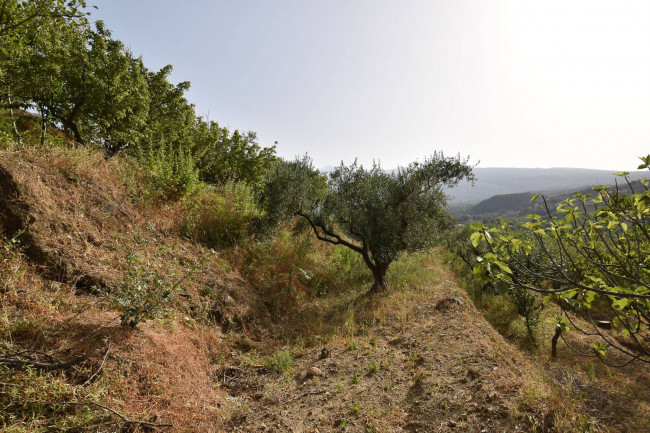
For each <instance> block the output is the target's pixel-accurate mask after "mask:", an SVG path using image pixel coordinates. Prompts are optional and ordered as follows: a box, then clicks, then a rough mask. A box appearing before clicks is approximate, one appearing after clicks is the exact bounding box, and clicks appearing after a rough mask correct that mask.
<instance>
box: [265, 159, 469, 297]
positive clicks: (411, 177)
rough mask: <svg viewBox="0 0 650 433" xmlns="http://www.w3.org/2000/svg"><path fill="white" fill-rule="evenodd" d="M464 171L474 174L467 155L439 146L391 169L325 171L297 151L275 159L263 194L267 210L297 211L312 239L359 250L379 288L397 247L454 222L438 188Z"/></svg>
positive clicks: (428, 237)
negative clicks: (292, 158) (439, 149)
mask: <svg viewBox="0 0 650 433" xmlns="http://www.w3.org/2000/svg"><path fill="white" fill-rule="evenodd" d="M463 179H467V180H472V181H473V179H474V177H473V174H472V166H470V165H469V164H468V159H463V158H461V157H460V155H458V156H454V157H446V156H444V154H443V153H442V152H436V153H434V154H433V155H432V156H431V157H428V158H426V159H425V160H424V161H423V162H414V163H411V164H409V165H408V166H407V167H400V168H398V169H396V170H394V171H391V172H387V171H385V170H382V168H381V167H380V166H379V164H373V166H372V167H371V168H370V169H365V168H364V167H363V166H362V165H359V164H357V162H356V161H355V162H354V163H353V164H351V165H349V166H346V165H344V164H343V163H341V165H340V166H338V167H336V168H335V169H334V170H333V171H332V172H330V173H329V177H328V178H327V179H326V178H325V176H323V175H322V174H320V173H319V172H318V170H315V169H314V168H313V166H312V163H311V160H310V159H309V158H308V157H304V158H299V159H296V160H295V161H293V162H282V163H279V164H277V165H276V169H275V172H274V175H273V176H272V180H271V181H270V182H269V184H268V185H267V191H266V197H265V198H266V200H267V204H268V205H269V213H270V214H271V215H276V216H284V217H291V218H298V219H300V220H302V221H304V222H305V223H306V224H307V225H308V227H309V228H310V229H311V230H312V231H313V233H314V235H315V236H316V238H318V239H319V240H321V241H323V242H328V243H330V244H334V245H343V246H345V247H347V248H350V249H351V250H353V251H355V252H357V253H359V254H360V255H361V256H362V257H363V260H364V262H365V264H366V265H367V267H368V269H370V271H371V272H372V275H373V278H374V283H373V285H372V289H371V291H372V292H379V291H382V290H385V289H387V288H388V284H387V281H386V272H387V270H388V268H389V266H390V265H391V263H393V262H394V261H395V259H396V258H397V256H398V254H399V253H400V252H401V251H414V250H419V249H423V248H426V247H429V246H431V245H433V244H434V243H436V242H437V241H438V240H440V239H441V237H442V236H441V235H442V233H443V232H444V231H445V230H447V229H449V228H450V227H451V226H452V225H453V221H454V220H453V217H452V216H451V214H450V213H449V212H448V211H447V209H446V205H447V196H446V194H445V192H444V189H443V188H444V187H448V188H449V187H453V186H456V185H457V184H458V182H460V181H461V180H463Z"/></svg>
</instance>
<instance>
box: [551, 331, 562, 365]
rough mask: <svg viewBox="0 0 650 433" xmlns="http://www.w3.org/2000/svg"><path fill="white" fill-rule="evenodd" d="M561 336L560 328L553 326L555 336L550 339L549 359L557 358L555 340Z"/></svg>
mask: <svg viewBox="0 0 650 433" xmlns="http://www.w3.org/2000/svg"><path fill="white" fill-rule="evenodd" d="M561 334H562V326H560V325H559V324H558V325H556V326H555V335H554V336H553V339H551V359H555V358H557V340H558V338H560V335H561Z"/></svg>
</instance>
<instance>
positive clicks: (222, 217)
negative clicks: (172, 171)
mask: <svg viewBox="0 0 650 433" xmlns="http://www.w3.org/2000/svg"><path fill="white" fill-rule="evenodd" d="M261 217H262V211H261V210H260V208H259V206H258V205H257V200H256V198H255V196H254V194H253V191H252V189H251V188H250V187H249V186H248V185H246V184H244V183H241V182H239V183H235V182H230V183H227V184H226V185H224V186H223V187H218V188H217V187H211V188H206V189H204V190H203V191H201V193H199V194H197V195H196V196H195V197H194V198H193V199H192V200H191V203H190V210H189V212H188V216H187V220H186V222H185V225H184V227H183V232H184V234H185V235H186V236H188V237H190V238H192V239H194V240H196V241H199V242H202V243H204V244H206V245H207V246H209V247H211V248H219V247H227V246H232V245H235V244H237V243H239V242H241V241H243V240H244V239H246V238H248V237H250V236H251V235H253V234H254V233H255V229H256V224H257V222H258V221H259V220H260V219H261Z"/></svg>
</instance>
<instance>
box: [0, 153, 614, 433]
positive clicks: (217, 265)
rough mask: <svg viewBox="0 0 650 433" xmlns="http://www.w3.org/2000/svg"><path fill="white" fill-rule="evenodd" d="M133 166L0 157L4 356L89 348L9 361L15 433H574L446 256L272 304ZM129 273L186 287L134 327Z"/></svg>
mask: <svg viewBox="0 0 650 433" xmlns="http://www.w3.org/2000/svg"><path fill="white" fill-rule="evenodd" d="M127 170H128V161H125V160H121V159H119V158H114V159H111V160H109V161H108V162H107V161H104V159H103V157H102V155H101V154H99V153H94V152H92V151H87V150H51V151H43V150H35V149H27V150H21V151H2V152H0V233H1V234H2V236H3V237H4V240H3V245H4V248H0V254H1V255H2V260H0V281H1V282H2V283H1V285H0V303H1V305H2V316H1V317H0V325H1V328H0V339H1V341H0V343H1V344H2V345H1V346H0V358H2V359H5V360H6V359H14V360H21V361H23V365H25V364H30V363H31V364H32V365H48V366H52V365H57V362H59V361H62V362H65V361H66V360H78V361H77V362H75V363H74V364H73V365H70V366H64V367H61V368H58V367H57V368H51V369H50V368H49V367H48V368H41V367H38V368H37V369H36V371H35V370H29V369H28V370H25V369H24V368H22V367H21V368H17V367H16V362H14V364H12V365H13V367H11V368H8V369H3V370H1V371H0V374H3V382H2V384H0V405H1V406H2V407H4V408H5V410H4V411H3V413H2V414H0V421H1V422H2V423H3V425H5V426H7V428H9V430H8V431H63V430H66V429H68V430H72V431H82V430H88V428H90V429H94V430H95V431H131V430H138V429H140V430H142V431H175V432H198V431H201V432H210V431H212V432H221V431H224V432H225V431H242V432H249V431H250V432H253V431H274V432H309V431H314V432H315V431H348V432H367V431H375V432H395V431H405V432H409V431H410V432H435V431H456V430H459V431H485V432H500V431H531V430H532V429H537V431H563V428H564V427H563V426H565V425H566V424H563V422H564V421H563V420H565V418H566V415H563V412H562V411H563V410H567V409H566V408H563V406H562V404H558V398H557V396H556V395H555V394H554V391H553V383H552V381H551V380H550V379H549V377H548V376H547V375H546V374H545V372H544V369H543V368H542V369H540V368H538V367H536V366H535V364H533V363H532V362H531V361H530V360H529V359H528V358H527V357H526V356H524V355H523V354H522V353H521V352H520V351H519V350H518V349H517V348H516V347H515V346H513V345H512V344H510V343H509V342H507V341H506V340H505V339H504V338H503V337H502V336H501V335H500V334H499V333H497V332H496V331H495V330H494V329H493V328H492V327H491V326H490V325H489V324H488V322H487V321H486V320H485V319H484V318H483V317H482V316H481V314H480V313H479V312H478V311H477V310H476V308H475V307H474V305H473V304H472V303H471V301H470V299H469V298H468V296H467V295H466V294H465V292H464V291H462V290H461V289H460V288H459V286H458V284H457V283H456V280H455V277H454V275H453V274H452V273H451V272H450V271H449V270H448V269H446V267H445V265H444V264H443V263H442V262H441V261H440V260H439V259H438V254H436V253H432V254H429V255H423V256H417V257H415V258H414V259H413V260H415V261H414V262H404V263H396V264H395V265H394V269H393V272H395V273H397V272H401V273H402V274H403V275H406V276H408V278H405V279H404V280H405V281H406V282H399V283H398V281H397V280H393V281H394V286H395V290H392V291H390V292H389V293H387V294H385V295H379V296H376V297H368V296H366V295H365V294H364V292H365V290H366V289H365V288H364V286H363V284H360V285H359V287H358V289H357V290H355V291H352V292H345V293H336V292H332V293H331V294H328V295H322V296H315V297H308V296H298V295H299V294H296V295H295V296H294V297H293V298H292V299H293V302H292V303H283V304H280V305H279V306H277V305H275V304H274V303H273V302H271V300H269V298H268V297H267V295H266V294H265V293H263V291H261V290H260V289H259V288H258V287H257V286H256V285H255V284H253V282H252V281H251V280H250V279H249V278H247V277H245V276H244V275H243V273H240V271H238V269H237V268H236V266H235V265H236V264H237V263H238V261H237V260H236V255H237V254H243V253H242V252H238V250H237V249H234V250H231V251H220V252H214V251H211V250H210V249H208V248H205V247H203V246H201V245H200V244H198V243H195V242H192V241H190V240H188V239H186V238H184V237H183V236H181V231H180V230H179V228H178V227H179V224H178V222H177V219H178V217H177V214H178V213H179V212H181V209H182V208H181V207H178V206H180V205H174V204H169V203H167V204H165V203H163V204H150V203H138V202H137V196H134V194H133V191H134V190H137V185H136V187H135V188H134V186H133V185H130V184H129V182H136V181H137V178H133V177H129V176H127V175H126V174H125V173H126V171H127ZM175 206H176V207H175ZM247 248H252V247H247ZM243 249H246V248H243ZM134 256H137V257H138V258H139V261H138V262H133V261H129V258H130V257H134ZM225 258H227V260H226V259H225ZM134 263H136V264H134ZM400 266H401V267H400ZM409 266H412V267H409ZM134 269H135V270H137V271H138V272H140V274H137V275H139V277H138V278H141V280H139V281H141V282H142V284H146V283H147V281H148V280H146V279H145V277H146V275H150V274H152V275H156V276H157V277H156V278H158V279H160V280H161V282H160V284H162V287H168V286H166V285H165V284H167V283H168V282H169V281H177V280H179V279H180V281H181V283H182V284H179V287H178V288H177V289H174V291H173V296H172V297H171V299H170V300H169V301H168V302H167V303H166V308H165V309H164V310H163V311H162V314H161V315H159V316H158V317H157V318H156V319H154V320H149V321H146V322H144V323H141V324H139V325H138V326H137V327H136V328H135V329H131V328H129V327H125V326H120V314H121V313H122V310H120V308H119V303H118V302H116V299H117V298H119V296H120V295H121V293H122V292H123V291H124V290H126V288H128V287H127V286H128V285H129V281H131V282H132V280H129V279H128V278H127V277H129V275H134V274H133V271H134ZM188 270H192V272H188ZM290 272H293V268H292V267H291V266H290ZM303 272H304V271H303ZM273 277H275V276H273ZM389 277H390V275H389ZM290 282H291V280H290ZM276 295H277V294H276ZM292 296H293V295H292ZM281 299H284V298H281ZM308 325H309V326H308ZM328 327H329V328H328ZM288 329H291V332H290V333H289V332H288V331H287V330H288ZM327 329H334V331H327ZM315 330H320V331H315ZM321 331H322V332H321ZM301 332H302V333H301ZM316 332H318V335H317V334H316ZM323 347H325V348H327V350H326V352H328V354H329V356H327V357H325V358H323V359H320V355H321V353H322V349H323ZM283 356H284V357H285V358H288V359H293V361H294V362H293V365H292V366H291V368H290V369H288V368H285V367H286V366H288V365H289V364H290V362H282V359H283ZM57 360H58V361H57ZM2 362H3V361H0V363H2ZM4 363H5V364H6V365H9V364H7V361H4ZM34 363H40V364H34ZM3 368H4V367H3ZM315 369H316V370H315ZM285 370H286V371H285ZM6 371H11V374H8V375H5V372H6ZM100 405H101V406H100ZM107 408H108V409H107ZM109 409H110V410H109ZM116 412H117V413H118V414H119V416H118V415H116ZM571 413H572V414H575V413H578V414H580V416H583V415H584V417H585V419H587V418H589V417H591V416H592V415H593V414H591V413H590V409H589V408H587V407H585V406H578V407H577V408H573V409H571ZM589 419H591V418H589ZM136 421H137V422H136ZM89 426H94V427H89ZM610 427H613V428H614V430H613V431H625V429H623V428H621V426H620V423H619V422H618V421H616V420H614V421H612V422H611V423H610ZM129 429H131V430H129Z"/></svg>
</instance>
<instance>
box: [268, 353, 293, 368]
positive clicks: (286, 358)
mask: <svg viewBox="0 0 650 433" xmlns="http://www.w3.org/2000/svg"><path fill="white" fill-rule="evenodd" d="M266 365H267V366H268V367H272V368H274V369H275V370H276V371H277V372H278V373H287V372H289V371H291V366H292V365H293V356H291V352H289V351H288V350H280V351H278V352H276V354H275V355H273V356H272V357H271V358H269V360H268V361H267V363H266Z"/></svg>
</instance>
